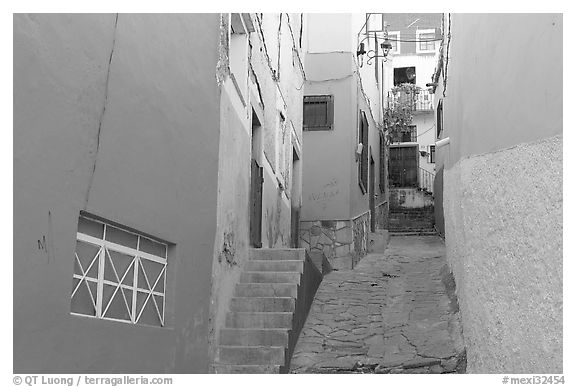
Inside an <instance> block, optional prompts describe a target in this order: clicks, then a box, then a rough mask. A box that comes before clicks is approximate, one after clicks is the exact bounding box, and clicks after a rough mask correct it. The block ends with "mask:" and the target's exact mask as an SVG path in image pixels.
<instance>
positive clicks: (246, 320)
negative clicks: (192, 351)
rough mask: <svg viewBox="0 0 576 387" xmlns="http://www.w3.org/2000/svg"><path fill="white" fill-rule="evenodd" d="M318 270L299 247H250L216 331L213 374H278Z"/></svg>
mask: <svg viewBox="0 0 576 387" xmlns="http://www.w3.org/2000/svg"><path fill="white" fill-rule="evenodd" d="M321 280H322V274H321V273H320V272H319V271H318V270H317V269H316V267H315V266H314V264H313V263H312V261H311V260H310V258H309V257H308V255H307V253H306V251H305V250H304V249H252V250H251V251H250V260H249V261H247V262H246V264H245V265H244V267H243V271H242V273H241V274H240V280H239V282H238V283H237V284H236V288H235V292H234V296H233V297H232V299H231V300H230V304H229V311H228V313H227V315H226V320H225V326H224V327H223V328H222V329H220V331H219V345H218V348H217V353H216V359H215V363H214V364H213V365H212V371H213V372H214V373H242V374H244V373H246V374H254V373H257V374H258V373H284V372H287V371H288V369H289V364H290V356H291V354H292V351H293V349H294V346H295V344H296V340H297V338H298V334H299V333H300V329H301V328H302V325H303V324H304V321H305V319H306V315H307V313H308V309H309V308H310V304H311V303H312V300H313V297H314V293H315V292H316V289H317V287H318V285H319V284H320V281H321Z"/></svg>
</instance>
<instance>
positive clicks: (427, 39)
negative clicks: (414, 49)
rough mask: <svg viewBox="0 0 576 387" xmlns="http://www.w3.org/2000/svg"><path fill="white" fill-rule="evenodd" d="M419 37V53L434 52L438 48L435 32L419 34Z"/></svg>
mask: <svg viewBox="0 0 576 387" xmlns="http://www.w3.org/2000/svg"><path fill="white" fill-rule="evenodd" d="M417 36H418V52H434V50H435V48H436V42H435V41H434V39H436V33H435V32H434V30H431V32H429V31H427V32H417Z"/></svg>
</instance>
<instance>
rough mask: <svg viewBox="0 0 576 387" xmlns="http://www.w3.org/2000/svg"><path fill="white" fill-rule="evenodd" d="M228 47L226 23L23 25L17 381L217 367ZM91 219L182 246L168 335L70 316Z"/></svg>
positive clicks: (174, 264)
mask: <svg viewBox="0 0 576 387" xmlns="http://www.w3.org/2000/svg"><path fill="white" fill-rule="evenodd" d="M191 37H195V38H194V39H192V38H191ZM183 41H185V42H186V44H185V45H183V44H182V42H183ZM217 41H218V16H217V15H199V14H197V15H128V14H120V15H119V17H118V19H117V20H116V15H111V14H108V15H77V14H76V15H57V14H52V15H15V16H14V298H13V300H14V332H13V333H14V371H15V372H17V373H49V372H60V373H70V372H71V373H76V372H81V373H82V372H84V373H85V372H88V373H91V372H94V373H97V372H109V373H113V372H123V373H149V372H152V373H161V372H187V373H194V372H206V371H207V370H208V362H209V360H208V348H207V346H208V343H207V337H208V324H209V320H208V304H209V299H210V271H211V265H212V262H211V258H210V257H211V256H212V251H213V241H214V232H215V229H216V217H215V214H216V190H217V176H218V170H217V165H218V163H217V157H218V139H219V129H218V117H219V103H218V101H219V99H218V98H219V96H218V88H217V85H216V82H215V78H214V73H215V68H216V62H217V59H218V56H217ZM199 52H201V53H203V55H198V53H199ZM80 210H86V211H88V212H90V213H93V214H95V215H98V216H101V217H103V218H106V219H109V220H112V221H115V222H118V223H120V224H122V225H125V226H127V227H131V228H133V229H136V230H138V231H141V232H145V233H148V234H150V235H153V236H156V237H158V238H162V239H165V240H167V241H169V242H172V243H173V244H174V245H173V247H172V249H171V250H170V254H169V257H168V277H167V284H168V287H167V300H166V301H167V310H166V318H167V326H166V327H163V328H155V327H149V326H141V325H130V324H125V323H119V322H113V321H106V320H97V319H92V318H87V317H79V316H73V315H71V314H70V294H71V291H72V274H73V269H74V251H75V245H76V231H77V222H78V215H79V211H80ZM44 240H46V243H42V248H40V244H39V243H38V241H44ZM54 353H57V354H58V356H53V354H54ZM134 354H138V356H134Z"/></svg>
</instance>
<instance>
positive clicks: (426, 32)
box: [416, 28, 437, 54]
mask: <svg viewBox="0 0 576 387" xmlns="http://www.w3.org/2000/svg"><path fill="white" fill-rule="evenodd" d="M430 33H432V34H436V30H435V29H434V28H429V29H425V30H418V29H417V30H416V54H434V53H435V52H436V48H437V47H436V41H434V49H432V50H420V35H422V34H430Z"/></svg>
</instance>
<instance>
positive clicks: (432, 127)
mask: <svg viewBox="0 0 576 387" xmlns="http://www.w3.org/2000/svg"><path fill="white" fill-rule="evenodd" d="M435 127H436V124H433V125H432V126H431V127H430V128H428V129H426V130H425V131H424V132H422V133H420V134H418V135H417V136H416V137H420V136H421V135H423V134H424V133H428V132H429V131H431V130H432V129H434V128H435Z"/></svg>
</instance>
